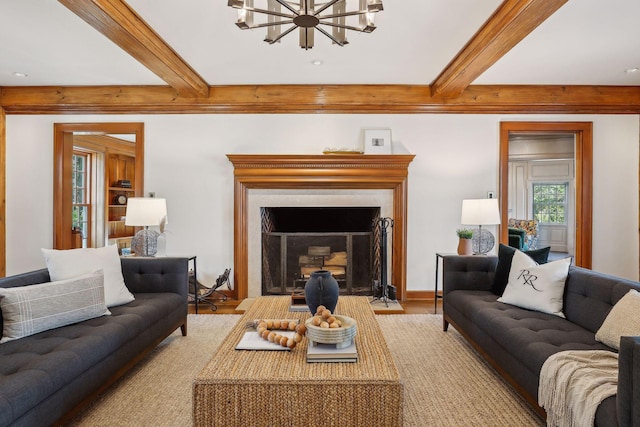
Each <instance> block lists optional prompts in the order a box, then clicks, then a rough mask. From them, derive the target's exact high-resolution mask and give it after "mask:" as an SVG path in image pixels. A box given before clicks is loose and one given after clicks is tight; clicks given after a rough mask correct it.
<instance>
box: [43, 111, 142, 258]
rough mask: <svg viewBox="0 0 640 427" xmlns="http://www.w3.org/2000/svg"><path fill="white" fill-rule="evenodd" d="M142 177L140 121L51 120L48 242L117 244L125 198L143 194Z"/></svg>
mask: <svg viewBox="0 0 640 427" xmlns="http://www.w3.org/2000/svg"><path fill="white" fill-rule="evenodd" d="M114 162H115V163H114ZM143 177H144V124H143V123H56V124H54V188H53V200H54V213H53V225H54V235H53V247H54V248H55V249H74V248H78V247H102V246H106V245H107V244H118V245H120V241H119V240H120V239H125V240H126V238H127V236H126V235H125V234H126V233H123V229H124V228H125V226H124V212H125V211H124V209H125V208H126V199H127V197H129V196H137V197H141V196H142V195H143V188H144V187H143ZM125 178H126V179H125ZM118 182H121V184H122V185H120V184H118ZM125 183H126V185H125ZM115 185H119V186H118V187H114V186H115ZM121 195H124V196H125V197H117V196H121ZM116 198H118V200H120V199H122V200H124V202H115V201H114V200H115V199H116ZM128 234H131V235H133V230H131V233H128ZM123 242H124V240H123Z"/></svg>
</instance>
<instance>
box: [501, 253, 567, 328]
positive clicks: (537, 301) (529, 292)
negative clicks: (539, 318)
mask: <svg viewBox="0 0 640 427" xmlns="http://www.w3.org/2000/svg"><path fill="white" fill-rule="evenodd" d="M570 265H571V258H565V259H560V260H557V261H553V262H549V263H546V264H540V265H538V264H537V263H536V262H535V261H534V260H533V259H531V258H530V257H529V256H527V255H525V254H524V253H522V252H521V251H518V250H516V253H515V254H514V255H513V261H512V262H511V271H509V282H508V283H507V287H506V288H505V290H504V293H503V294H502V296H501V297H500V298H498V301H500V302H504V303H506V304H511V305H515V306H518V307H522V308H527V309H529V310H535V311H541V312H543V313H549V314H554V315H556V316H559V317H565V316H564V313H562V303H563V300H562V298H563V295H564V285H565V282H566V280H567V275H568V274H569V266H570Z"/></svg>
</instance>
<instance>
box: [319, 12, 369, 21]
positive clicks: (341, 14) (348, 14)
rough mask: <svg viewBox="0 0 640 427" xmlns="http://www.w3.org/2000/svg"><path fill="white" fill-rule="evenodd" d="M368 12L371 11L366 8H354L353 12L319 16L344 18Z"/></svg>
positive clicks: (320, 17) (322, 17) (323, 17)
mask: <svg viewBox="0 0 640 427" xmlns="http://www.w3.org/2000/svg"><path fill="white" fill-rule="evenodd" d="M367 13H369V12H367V11H366V10H354V11H351V12H344V13H334V14H332V15H323V16H318V19H329V18H343V17H345V16H356V15H366V14H367ZM316 15H317V14H316Z"/></svg>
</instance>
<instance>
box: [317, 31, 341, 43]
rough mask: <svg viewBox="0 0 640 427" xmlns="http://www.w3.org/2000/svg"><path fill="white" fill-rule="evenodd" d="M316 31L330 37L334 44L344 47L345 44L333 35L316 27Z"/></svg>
mask: <svg viewBox="0 0 640 427" xmlns="http://www.w3.org/2000/svg"><path fill="white" fill-rule="evenodd" d="M316 30H318V31H320V32H321V33H322V34H324V35H325V36H327V37H329V38H330V39H331V40H333V42H334V43H335V44H337V45H340V46H344V43H343V42H341V41H340V40H338V39H336V38H335V37H333V36H332V35H331V34H329V33H328V32H327V31H325V30H323V29H322V28H320V27H316Z"/></svg>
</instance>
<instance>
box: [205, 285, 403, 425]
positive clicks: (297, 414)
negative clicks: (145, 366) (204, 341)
mask: <svg viewBox="0 0 640 427" xmlns="http://www.w3.org/2000/svg"><path fill="white" fill-rule="evenodd" d="M289 302H290V297H287V296H282V297H280V296H277V297H260V298H257V299H256V301H255V302H254V303H253V304H252V306H251V307H250V308H249V309H248V310H247V312H246V313H245V314H244V316H243V317H242V319H241V320H240V321H239V322H238V324H237V325H236V326H235V327H234V328H233V330H232V331H231V332H230V333H229V335H228V336H227V338H226V339H225V340H224V342H223V343H222V345H221V346H220V348H219V349H218V350H217V352H216V353H215V355H214V356H213V358H212V359H211V361H210V362H209V363H208V364H207V366H206V367H205V368H204V369H203V370H202V371H201V372H200V374H198V376H197V377H196V378H195V380H194V381H193V421H194V425H196V426H213V425H217V426H242V427H246V426H305V427H308V426H312V425H318V426H341V427H342V426H401V425H402V402H403V394H402V384H401V383H400V378H399V375H398V370H397V368H396V365H395V363H394V362H393V359H392V357H391V353H390V352H389V349H388V347H387V343H386V342H385V339H384V337H383V336H382V332H381V330H380V327H379V326H378V322H377V321H376V319H375V315H374V313H373V309H372V308H371V306H370V304H369V299H368V298H367V297H358V296H344V297H340V299H339V301H338V306H337V307H336V310H335V312H336V313H337V314H342V315H345V316H349V317H353V318H354V319H356V321H357V322H358V334H357V336H356V346H357V349H358V361H357V362H356V363H307V362H306V351H307V342H308V341H307V340H306V339H305V340H303V341H302V343H301V344H300V345H298V346H297V347H296V348H295V349H293V350H292V351H290V352H288V351H241V350H235V346H236V344H237V343H238V342H239V341H240V339H241V338H242V336H243V335H244V332H245V331H246V329H245V324H246V323H247V322H248V321H251V320H254V319H263V318H278V319H299V320H301V321H304V320H305V319H307V318H308V317H309V315H310V314H309V313H308V312H302V313H301V312H289V311H288V307H289Z"/></svg>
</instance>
